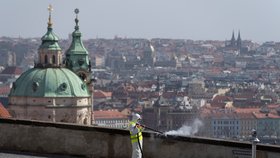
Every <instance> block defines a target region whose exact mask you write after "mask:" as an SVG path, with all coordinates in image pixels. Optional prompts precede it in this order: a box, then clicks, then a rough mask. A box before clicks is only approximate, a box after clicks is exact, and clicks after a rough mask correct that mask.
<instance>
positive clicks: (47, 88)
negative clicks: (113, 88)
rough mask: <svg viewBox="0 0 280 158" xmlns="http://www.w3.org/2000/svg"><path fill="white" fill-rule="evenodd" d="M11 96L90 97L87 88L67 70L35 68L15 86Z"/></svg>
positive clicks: (24, 74)
mask: <svg viewBox="0 0 280 158" xmlns="http://www.w3.org/2000/svg"><path fill="white" fill-rule="evenodd" d="M10 96H22V97H89V96H90V94H89V92H88V89H87V86H86V85H85V84H84V83H83V81H82V80H81V79H80V78H79V77H78V76H77V75H76V74H75V73H73V72H72V71H71V70H68V69H66V68H45V69H39V68H33V69H30V70H28V71H26V72H24V73H23V74H22V75H21V76H20V77H19V78H18V79H17V80H16V82H15V83H14V84H13V88H12V89H11V92H10Z"/></svg>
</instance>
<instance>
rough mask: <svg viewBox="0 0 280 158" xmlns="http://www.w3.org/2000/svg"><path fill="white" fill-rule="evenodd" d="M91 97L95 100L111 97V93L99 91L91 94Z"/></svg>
mask: <svg viewBox="0 0 280 158" xmlns="http://www.w3.org/2000/svg"><path fill="white" fill-rule="evenodd" d="M93 97H94V98H95V99H100V98H107V97H112V92H104V91H101V90H95V91H94V92H93Z"/></svg>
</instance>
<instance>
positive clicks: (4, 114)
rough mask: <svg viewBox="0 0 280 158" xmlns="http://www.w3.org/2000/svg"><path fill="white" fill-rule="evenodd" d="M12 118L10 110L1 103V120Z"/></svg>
mask: <svg viewBox="0 0 280 158" xmlns="http://www.w3.org/2000/svg"><path fill="white" fill-rule="evenodd" d="M9 117H11V115H10V113H9V112H8V110H7V109H6V108H5V107H4V106H3V105H2V103H0V118H9Z"/></svg>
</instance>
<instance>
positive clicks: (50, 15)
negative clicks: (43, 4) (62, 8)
mask: <svg viewBox="0 0 280 158" xmlns="http://www.w3.org/2000/svg"><path fill="white" fill-rule="evenodd" d="M48 11H49V22H48V27H51V26H52V18H51V17H52V11H53V7H52V5H51V4H50V5H49V6H48Z"/></svg>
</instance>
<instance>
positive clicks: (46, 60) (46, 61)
mask: <svg viewBox="0 0 280 158" xmlns="http://www.w3.org/2000/svg"><path fill="white" fill-rule="evenodd" d="M45 64H48V56H47V55H45Z"/></svg>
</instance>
